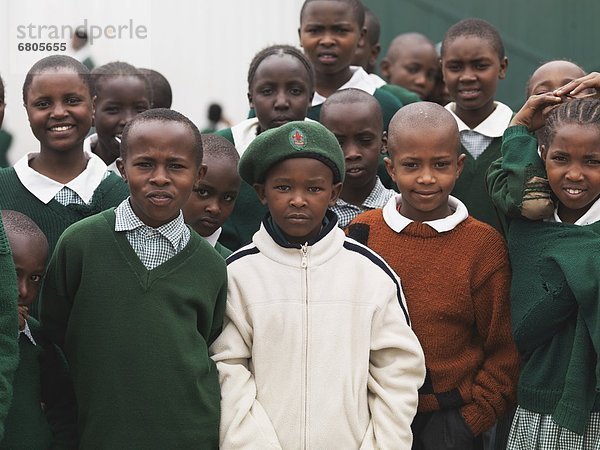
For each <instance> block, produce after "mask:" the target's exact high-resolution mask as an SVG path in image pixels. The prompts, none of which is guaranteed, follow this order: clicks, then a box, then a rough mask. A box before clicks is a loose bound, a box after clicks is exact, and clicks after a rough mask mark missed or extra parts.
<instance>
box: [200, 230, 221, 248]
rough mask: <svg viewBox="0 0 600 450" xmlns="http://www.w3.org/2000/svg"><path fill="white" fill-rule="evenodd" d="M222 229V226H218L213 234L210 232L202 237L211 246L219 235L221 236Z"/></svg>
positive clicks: (215, 243)
mask: <svg viewBox="0 0 600 450" xmlns="http://www.w3.org/2000/svg"><path fill="white" fill-rule="evenodd" d="M222 231H223V228H221V227H219V228H218V229H217V230H216V231H215V232H214V233H213V234H211V235H210V236H206V237H204V236H202V237H203V238H204V239H206V240H207V241H208V243H209V244H210V245H212V246H213V247H214V246H215V245H217V241H218V240H219V236H221V232H222Z"/></svg>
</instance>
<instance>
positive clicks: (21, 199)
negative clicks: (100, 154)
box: [0, 167, 129, 254]
mask: <svg viewBox="0 0 600 450" xmlns="http://www.w3.org/2000/svg"><path fill="white" fill-rule="evenodd" d="M128 195H129V188H128V187H127V184H125V182H124V181H123V180H122V179H121V178H120V177H119V176H117V175H115V174H113V173H111V174H110V176H108V177H107V178H105V179H104V180H103V181H102V182H101V183H100V184H99V185H98V187H97V188H96V190H95V191H94V195H93V197H92V200H91V202H90V204H89V205H77V204H71V205H68V206H64V205H61V204H60V203H58V202H57V201H56V200H54V199H52V200H50V202H49V203H48V204H44V203H43V202H42V201H41V200H39V199H38V198H37V197H36V196H35V195H33V194H32V193H31V192H29V191H28V190H27V188H26V187H25V186H23V184H22V183H21V181H20V180H19V177H18V176H17V173H16V172H15V169H14V168H13V167H8V168H4V169H0V209H12V210H15V211H19V212H21V213H23V214H25V215H27V216H29V217H30V218H31V219H32V220H33V221H34V222H35V223H36V224H37V225H38V226H39V227H40V228H41V230H42V231H43V232H44V234H45V235H46V238H48V244H49V246H50V252H49V254H52V250H53V249H54V247H55V245H56V242H57V241H58V238H59V237H60V235H61V233H62V232H63V231H65V229H66V228H67V227H68V226H69V225H71V224H72V223H75V222H77V221H78V220H81V219H83V218H84V217H88V216H91V215H94V214H97V213H99V212H101V211H104V210H105V209H108V208H110V207H112V206H118V205H119V203H121V202H122V201H123V200H125V199H126V198H127V196H128Z"/></svg>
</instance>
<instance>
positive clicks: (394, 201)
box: [383, 194, 469, 233]
mask: <svg viewBox="0 0 600 450" xmlns="http://www.w3.org/2000/svg"><path fill="white" fill-rule="evenodd" d="M401 204H402V194H396V195H395V196H394V197H392V198H390V199H389V200H388V202H387V203H386V204H385V206H384V207H383V220H385V223H386V224H387V225H388V226H389V227H390V228H391V229H392V230H394V231H395V232H396V233H400V232H402V230H404V229H405V228H406V227H407V226H409V225H410V224H411V223H413V222H414V220H412V219H409V218H408V217H404V216H403V215H402V214H400V212H399V211H398V208H399V206H400V205H401ZM448 206H449V207H450V209H451V210H452V211H453V213H452V214H450V215H449V216H447V217H444V218H442V219H437V220H431V221H426V222H423V223H425V224H427V225H429V226H430V227H431V228H433V229H434V230H435V231H437V232H438V233H445V232H446V231H450V230H453V229H454V228H456V226H457V225H458V224H459V223H461V222H463V221H464V220H466V218H467V217H469V211H468V210H467V207H466V206H465V204H464V203H463V202H461V201H460V200H459V199H457V198H456V197H452V196H451V195H450V196H449V197H448Z"/></svg>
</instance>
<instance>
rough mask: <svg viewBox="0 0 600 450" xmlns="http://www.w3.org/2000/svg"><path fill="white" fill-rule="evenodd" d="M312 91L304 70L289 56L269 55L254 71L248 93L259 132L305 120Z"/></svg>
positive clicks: (304, 68) (300, 64) (302, 66)
mask: <svg viewBox="0 0 600 450" xmlns="http://www.w3.org/2000/svg"><path fill="white" fill-rule="evenodd" d="M312 97H313V92H312V90H311V87H310V79H309V76H308V73H307V71H306V67H304V65H303V64H302V63H301V62H300V61H298V59H296V58H295V57H293V56H291V55H287V54H284V55H271V56H268V57H266V58H265V59H263V60H262V62H261V63H260V64H259V65H258V67H257V68H256V73H255V74H254V80H253V81H252V84H251V86H250V92H248V100H249V101H250V107H251V108H254V110H255V112H256V117H257V118H258V122H259V124H260V128H261V130H268V129H271V128H276V127H278V126H281V125H283V124H285V123H288V122H291V121H293V120H304V118H305V117H306V112H307V111H308V107H309V106H310V102H311V100H312Z"/></svg>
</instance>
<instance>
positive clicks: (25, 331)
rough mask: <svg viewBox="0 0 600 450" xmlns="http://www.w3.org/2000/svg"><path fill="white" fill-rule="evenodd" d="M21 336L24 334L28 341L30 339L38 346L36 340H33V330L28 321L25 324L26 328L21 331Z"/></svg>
mask: <svg viewBox="0 0 600 450" xmlns="http://www.w3.org/2000/svg"><path fill="white" fill-rule="evenodd" d="M19 334H24V335H25V336H27V339H29V340H30V341H31V343H32V344H33V345H37V343H36V342H35V339H34V338H33V334H31V329H30V328H29V324H28V323H27V321H26V322H25V328H23V329H22V330H20V331H19Z"/></svg>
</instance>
